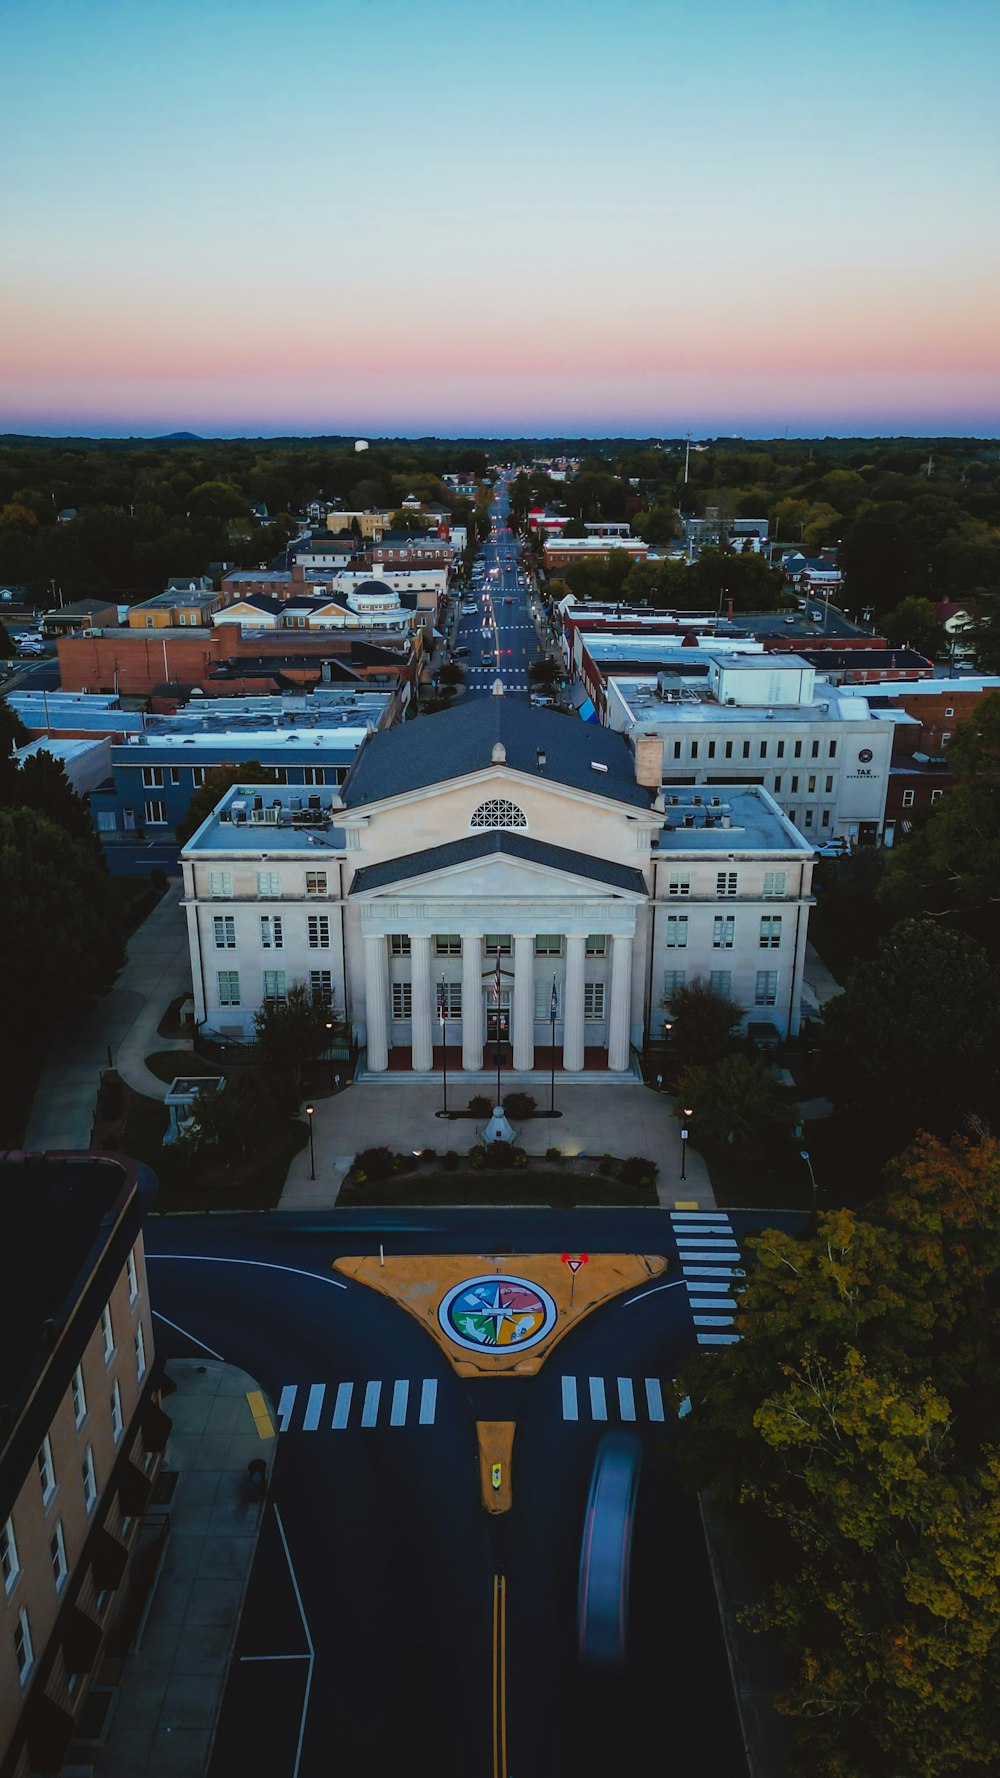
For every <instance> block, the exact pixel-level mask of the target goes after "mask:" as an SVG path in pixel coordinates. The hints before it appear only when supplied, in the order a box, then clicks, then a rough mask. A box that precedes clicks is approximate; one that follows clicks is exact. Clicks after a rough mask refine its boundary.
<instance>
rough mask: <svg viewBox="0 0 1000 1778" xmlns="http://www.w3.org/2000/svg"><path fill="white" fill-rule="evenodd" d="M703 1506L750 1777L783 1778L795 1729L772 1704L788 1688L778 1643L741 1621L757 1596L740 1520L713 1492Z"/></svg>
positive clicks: (703, 1497)
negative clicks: (721, 1503) (724, 1507)
mask: <svg viewBox="0 0 1000 1778" xmlns="http://www.w3.org/2000/svg"><path fill="white" fill-rule="evenodd" d="M698 1506H699V1510H700V1513H701V1523H702V1529H703V1531H704V1534H705V1546H706V1548H707V1551H708V1562H709V1567H710V1569H711V1571H712V1583H713V1585H714V1588H715V1598H716V1604H717V1605H718V1608H719V1622H720V1625H721V1628H722V1637H723V1641H724V1642H725V1645H726V1659H727V1661H728V1663H729V1676H730V1679H731V1681H732V1687H733V1696H734V1699H735V1702H736V1711H737V1715H738V1717H739V1722H740V1733H741V1736H742V1739H743V1751H744V1753H745V1755H746V1762H747V1774H748V1778H780V1774H781V1773H782V1772H787V1770H788V1767H789V1759H790V1754H791V1749H792V1730H791V1725H790V1723H789V1721H788V1718H787V1717H784V1716H779V1715H778V1712H777V1711H776V1710H775V1708H774V1702H773V1700H774V1697H775V1694H776V1693H777V1692H779V1691H780V1690H781V1687H782V1685H783V1684H784V1683H785V1673H784V1671H783V1668H782V1664H781V1654H780V1650H779V1648H778V1645H777V1639H776V1637H775V1636H773V1635H755V1634H754V1632H753V1631H752V1630H748V1629H747V1628H746V1626H745V1625H744V1624H741V1623H740V1621H739V1619H740V1613H741V1612H742V1611H744V1610H745V1609H746V1607H747V1606H748V1605H752V1604H754V1603H755V1595H754V1593H753V1591H752V1588H751V1586H750V1581H749V1574H748V1569H747V1563H746V1560H745V1558H744V1556H743V1554H742V1551H741V1549H740V1544H739V1533H740V1526H739V1521H738V1517H737V1516H736V1515H734V1514H733V1513H732V1512H724V1511H723V1510H722V1509H721V1508H720V1507H719V1506H718V1505H717V1504H716V1503H715V1501H714V1500H713V1498H712V1496H711V1494H710V1493H707V1494H701V1495H699V1497H698Z"/></svg>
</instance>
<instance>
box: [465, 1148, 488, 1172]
mask: <svg viewBox="0 0 1000 1778" xmlns="http://www.w3.org/2000/svg"><path fill="white" fill-rule="evenodd" d="M485 1165H486V1150H485V1149H484V1148H479V1147H476V1148H470V1150H469V1166H470V1167H472V1168H473V1170H474V1171H475V1172H477V1173H478V1172H480V1171H481V1169H482V1168H483V1167H485Z"/></svg>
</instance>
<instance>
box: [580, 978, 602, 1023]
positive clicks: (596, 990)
mask: <svg viewBox="0 0 1000 1778" xmlns="http://www.w3.org/2000/svg"><path fill="white" fill-rule="evenodd" d="M583 1016H584V1018H585V1019H591V1020H593V1019H603V1017H604V983H603V982H584V984H583Z"/></svg>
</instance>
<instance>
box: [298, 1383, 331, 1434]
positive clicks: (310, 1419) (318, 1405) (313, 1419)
mask: <svg viewBox="0 0 1000 1778" xmlns="http://www.w3.org/2000/svg"><path fill="white" fill-rule="evenodd" d="M325 1394H326V1384H325V1383H310V1385H309V1397H308V1400H307V1401H306V1411H305V1413H304V1414H303V1416H302V1430H303V1432H315V1431H316V1428H317V1426H318V1425H319V1417H320V1415H321V1413H322V1412H323V1397H324V1395H325Z"/></svg>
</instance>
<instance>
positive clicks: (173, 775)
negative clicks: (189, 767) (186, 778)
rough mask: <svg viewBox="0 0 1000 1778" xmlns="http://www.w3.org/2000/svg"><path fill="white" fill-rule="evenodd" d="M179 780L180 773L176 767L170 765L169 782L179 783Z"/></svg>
mask: <svg viewBox="0 0 1000 1778" xmlns="http://www.w3.org/2000/svg"><path fill="white" fill-rule="evenodd" d="M180 781H181V774H180V771H179V769H178V767H177V766H171V768H170V782H171V784H179V783H180Z"/></svg>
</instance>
